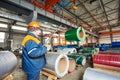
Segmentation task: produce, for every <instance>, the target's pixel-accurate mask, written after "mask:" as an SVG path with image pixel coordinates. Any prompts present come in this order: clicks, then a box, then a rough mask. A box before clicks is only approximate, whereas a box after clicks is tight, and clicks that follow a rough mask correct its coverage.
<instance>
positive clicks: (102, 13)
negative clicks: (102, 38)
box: [82, 8, 118, 19]
mask: <svg viewBox="0 0 120 80" xmlns="http://www.w3.org/2000/svg"><path fill="white" fill-rule="evenodd" d="M117 9H118V8H115V9H111V10H108V11H106V12H107V13H108V15H109V14H112V13H115V12H117V11H116V10H117ZM112 11H114V12H112ZM109 12H111V13H109ZM101 14H104V12H101V13H99V14H95V15H93V16H98V15H101ZM89 18H91V17H86V18H82V19H89Z"/></svg>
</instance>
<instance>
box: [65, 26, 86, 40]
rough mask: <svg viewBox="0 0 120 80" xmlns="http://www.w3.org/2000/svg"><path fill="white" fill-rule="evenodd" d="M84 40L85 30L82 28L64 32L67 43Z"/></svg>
mask: <svg viewBox="0 0 120 80" xmlns="http://www.w3.org/2000/svg"><path fill="white" fill-rule="evenodd" d="M85 38H86V34H85V30H84V28H82V27H79V28H75V29H71V30H68V31H66V32H65V39H66V40H68V41H83V40H85Z"/></svg>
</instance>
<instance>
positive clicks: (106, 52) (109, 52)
mask: <svg viewBox="0 0 120 80" xmlns="http://www.w3.org/2000/svg"><path fill="white" fill-rule="evenodd" d="M99 54H109V55H120V52H112V51H100V52H99Z"/></svg>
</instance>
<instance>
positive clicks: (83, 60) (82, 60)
mask: <svg viewBox="0 0 120 80" xmlns="http://www.w3.org/2000/svg"><path fill="white" fill-rule="evenodd" d="M68 57H69V58H73V59H75V62H76V63H77V64H80V65H85V63H86V57H85V56H78V55H68Z"/></svg>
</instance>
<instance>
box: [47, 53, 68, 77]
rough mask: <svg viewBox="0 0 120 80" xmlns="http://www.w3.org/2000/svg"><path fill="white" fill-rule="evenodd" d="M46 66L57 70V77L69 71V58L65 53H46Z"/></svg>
mask: <svg viewBox="0 0 120 80" xmlns="http://www.w3.org/2000/svg"><path fill="white" fill-rule="evenodd" d="M45 56H46V62H47V64H46V66H45V67H46V68H48V69H51V70H53V71H55V73H56V76H57V77H63V76H64V75H65V74H66V73H68V68H69V59H68V57H67V56H66V55H64V54H46V55H45Z"/></svg>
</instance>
